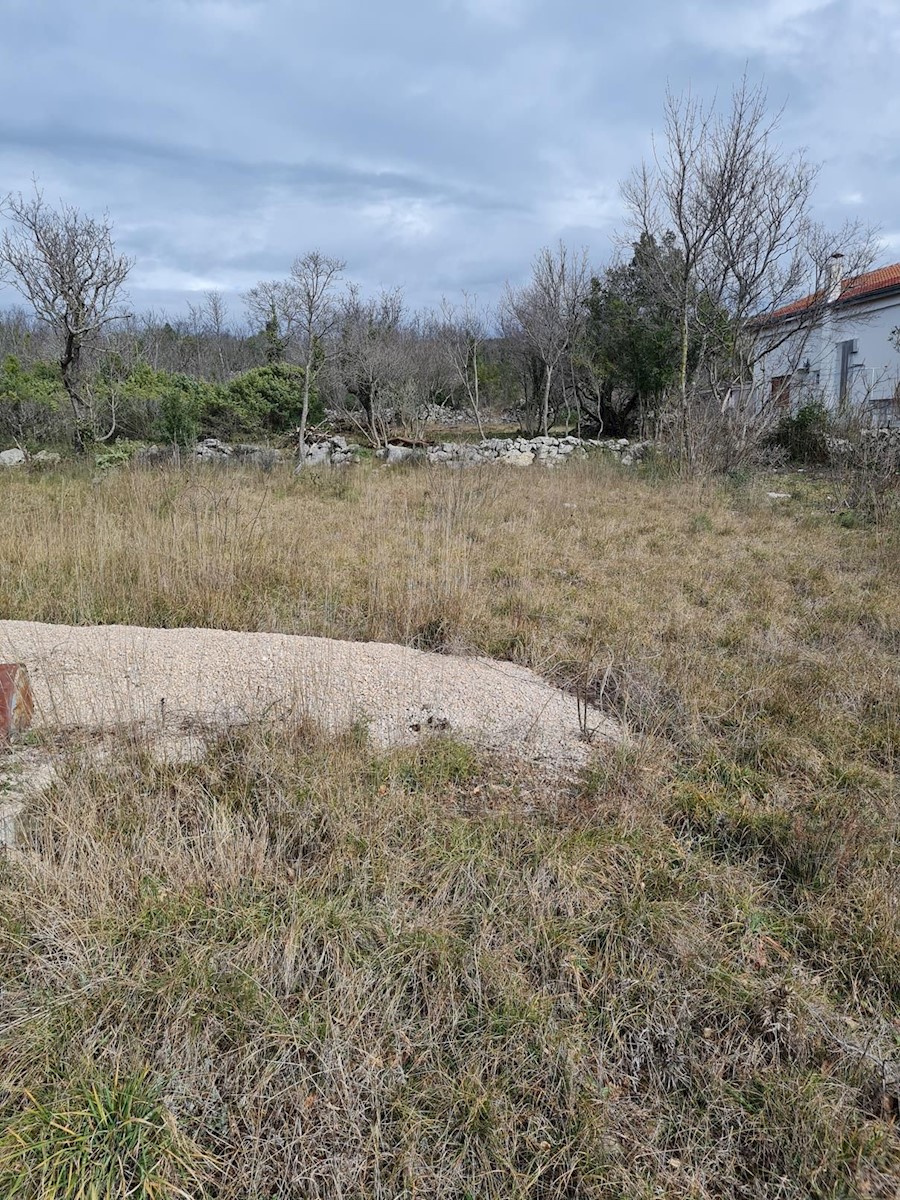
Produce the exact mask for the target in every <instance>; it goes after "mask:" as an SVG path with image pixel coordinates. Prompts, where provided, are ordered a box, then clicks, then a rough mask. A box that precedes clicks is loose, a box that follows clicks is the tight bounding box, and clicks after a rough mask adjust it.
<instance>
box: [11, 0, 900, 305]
mask: <svg viewBox="0 0 900 1200" xmlns="http://www.w3.org/2000/svg"><path fill="white" fill-rule="evenodd" d="M6 8H7V10H8V11H7V13H6V15H5V26H6V29H5V35H6V36H5V40H4V42H3V44H2V45H0V113H2V114H3V119H2V122H0V170H2V172H3V177H4V179H5V180H6V184H7V186H9V187H14V188H15V187H24V186H27V185H28V180H29V178H30V175H31V174H32V172H37V173H38V175H39V176H40V178H41V180H42V181H43V182H44V183H45V185H46V188H47V191H48V194H49V195H51V196H55V195H57V194H59V195H64V196H65V198H66V199H68V200H71V201H73V202H74V203H77V204H80V205H82V206H84V207H91V208H96V207H106V208H108V209H109V211H110V213H111V215H112V217H113V219H114V220H115V222H116V224H117V229H118V230H119V234H120V238H121V239H122V240H123V242H124V243H126V244H127V247H128V248H129V252H131V253H133V254H134V255H135V257H136V258H137V259H138V267H137V269H136V272H135V279H134V287H133V289H132V290H133V298H134V302H135V303H136V304H140V303H142V302H147V303H150V302H151V301H152V302H153V303H156V304H158V303H159V302H160V300H159V298H160V297H161V296H163V297H168V299H167V301H166V302H167V303H169V304H172V305H177V304H178V303H184V302H185V301H186V300H187V299H190V297H191V294H192V293H194V292H196V291H197V290H198V289H201V290H202V288H203V287H205V286H208V285H211V284H214V285H216V286H219V287H222V288H223V289H225V290H226V291H234V292H239V291H240V290H242V289H243V288H246V287H247V286H249V285H250V284H251V283H252V282H253V281H254V280H255V279H256V278H260V277H266V276H270V275H273V274H279V273H281V272H282V271H284V270H286V269H287V266H288V265H289V263H290V261H291V259H292V258H293V256H294V255H295V254H297V253H299V252H301V251H302V250H304V249H307V248H309V247H311V246H315V245H319V246H322V247H323V248H324V249H327V250H329V251H330V252H332V253H337V254H340V255H341V256H342V257H344V258H346V259H347V260H348V270H349V273H351V274H352V275H353V276H355V277H357V278H359V279H360V280H361V281H362V282H363V283H364V285H366V286H377V285H378V284H379V283H385V284H389V283H393V282H400V283H403V284H405V285H406V287H407V290H408V294H409V297H410V300H411V301H413V302H415V303H427V304H433V303H436V302H437V301H438V300H439V298H440V294H441V292H443V291H447V290H452V289H454V288H460V287H464V286H467V287H470V288H472V289H473V290H477V291H478V292H480V293H481V294H482V295H483V296H484V297H485V298H488V299H490V298H493V297H495V296H497V295H498V294H499V292H500V290H501V288H502V284H503V280H504V279H505V278H507V277H510V278H514V279H519V278H522V277H523V275H524V274H526V273H527V270H528V264H529V262H530V260H531V258H532V256H533V254H534V252H535V251H536V250H537V248H538V247H539V246H540V245H542V244H546V243H549V242H552V241H554V240H555V239H556V238H557V237H560V236H564V237H566V239H567V240H570V241H572V242H573V243H583V242H587V243H589V244H590V246H591V250H592V255H593V258H594V259H595V261H603V260H604V259H605V258H606V257H607V256H608V255H609V253H610V250H611V240H610V238H611V234H612V233H613V232H614V230H615V229H616V227H617V226H619V225H620V223H621V206H620V201H619V198H618V180H619V179H621V178H622V177H623V176H624V175H625V174H627V172H628V170H629V169H630V167H631V166H632V165H633V164H635V163H636V162H637V161H639V159H640V158H641V157H642V156H644V155H646V154H648V153H649V151H650V135H651V131H652V129H653V128H657V129H658V128H659V125H660V117H661V102H662V98H663V94H664V91H665V87H666V84H667V82H668V83H670V84H671V85H672V86H673V87H674V88H675V89H676V90H680V89H681V88H683V87H685V86H687V85H688V84H689V83H690V84H691V85H692V86H694V88H695V89H697V90H699V91H701V92H703V93H704V94H709V93H711V92H712V91H713V90H714V89H716V88H718V89H719V90H723V89H724V90H727V88H728V86H729V84H730V82H731V81H732V80H733V79H734V77H735V75H736V74H738V73H739V72H740V70H741V69H742V68H743V66H744V63H745V62H746V63H748V67H749V70H750V73H751V75H753V76H757V75H759V74H760V73H762V72H763V71H764V72H765V73H766V74H767V76H768V79H769V82H770V91H771V94H772V96H773V99H775V100H776V101H779V100H780V99H781V98H782V97H783V96H788V98H789V100H788V107H787V110H786V113H785V121H784V137H785V140H786V143H787V144H788V145H791V144H796V145H800V144H809V146H810V148H811V152H812V154H813V156H814V157H817V158H823V159H825V160H826V163H825V169H824V170H823V175H822V187H821V191H820V207H821V211H822V214H823V215H824V216H826V217H828V218H829V219H831V218H838V217H839V218H840V219H843V217H844V216H846V215H847V208H848V205H847V202H846V197H847V196H849V195H852V194H855V193H858V194H860V195H861V196H862V197H863V198H864V199H863V201H862V202H861V208H862V209H863V210H864V213H863V215H865V216H866V217H867V218H868V219H871V220H875V221H881V222H883V223H885V224H886V225H889V226H891V227H893V228H895V227H896V221H895V220H894V219H893V213H894V212H895V211H896V210H897V207H898V202H900V185H898V181H897V170H896V160H895V151H894V149H893V141H892V129H896V127H897V120H898V118H900V113H898V111H897V100H896V98H895V97H894V98H892V97H891V95H890V94H889V89H888V90H887V92H886V89H885V87H884V80H885V79H886V78H889V76H888V75H887V74H884V73H883V72H885V71H887V70H888V68H889V63H891V62H892V61H895V56H896V49H897V39H898V38H900V18H898V17H897V16H896V15H894V14H893V10H892V9H891V8H890V7H888V6H887V0H854V3H853V4H852V5H848V4H845V3H840V4H838V3H835V2H834V0H830V2H829V0H754V2H753V3H750V2H749V0H738V3H735V4H729V5H724V4H722V3H721V2H720V0H672V2H666V0H634V2H633V3H632V4H630V5H628V6H627V7H626V6H620V8H618V9H612V8H611V6H608V5H597V4H595V3H592V2H590V0H559V2H558V3H556V4H554V5H553V6H550V5H548V4H546V3H541V2H539V0H437V2H436V3H434V4H422V3H421V2H420V0H392V3H391V4H389V5H364V4H362V3H360V2H359V0H329V2H327V3H326V2H325V0H299V2H298V0H135V2H134V3H131V4H129V5H127V6H125V5H122V4H121V3H120V2H119V0H91V2H90V3H88V4H85V5H81V6H78V7H77V8H75V7H72V8H68V9H66V8H63V7H62V6H60V5H59V4H58V3H57V2H56V0H29V2H27V3H26V0H7V5H6ZM851 8H853V9H855V10H856V11H855V13H854V14H853V15H854V20H852V21H848V20H847V15H848V9H851ZM836 45H840V47H841V53H840V55H837V56H836V55H835V54H834V47H835V46H836ZM873 63H874V64H875V66H876V67H877V70H873ZM879 93H880V94H879ZM842 198H843V199H842Z"/></svg>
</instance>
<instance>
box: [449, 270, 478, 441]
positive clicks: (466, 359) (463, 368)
mask: <svg viewBox="0 0 900 1200" xmlns="http://www.w3.org/2000/svg"><path fill="white" fill-rule="evenodd" d="M441 316H442V318H443V320H442V335H443V341H444V346H445V348H446V353H447V357H448V359H449V361H450V366H451V368H452V370H453V373H454V375H455V376H456V379H457V380H458V381H459V383H460V385H461V386H462V388H463V390H464V391H465V393H466V399H467V400H468V401H469V407H470V408H471V410H472V415H473V416H474V417H475V423H476V425H477V426H478V433H479V435H480V436H481V437H482V438H484V425H483V424H482V420H481V388H480V381H479V375H478V370H479V363H480V361H481V358H482V355H483V352H484V344H485V342H486V341H487V336H488V334H487V321H486V320H485V317H484V314H483V313H482V311H481V310H480V309H479V307H478V301H477V299H476V298H475V297H474V296H469V295H468V293H466V292H463V302H462V305H461V306H460V308H457V307H456V306H455V305H453V304H451V303H450V302H449V301H448V300H446V299H445V300H444V301H443V303H442V305H441Z"/></svg>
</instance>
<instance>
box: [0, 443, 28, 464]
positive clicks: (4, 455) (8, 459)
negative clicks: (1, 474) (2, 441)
mask: <svg viewBox="0 0 900 1200" xmlns="http://www.w3.org/2000/svg"><path fill="white" fill-rule="evenodd" d="M27 457H28V456H27V455H26V453H25V451H24V450H20V449H19V447H18V446H13V447H12V449H11V450H0V467H21V466H24V464H25V459H26V458H27Z"/></svg>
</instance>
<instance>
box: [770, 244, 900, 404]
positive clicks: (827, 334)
mask: <svg viewBox="0 0 900 1200" xmlns="http://www.w3.org/2000/svg"><path fill="white" fill-rule="evenodd" d="M842 262H843V260H842V257H841V255H838V254H836V255H834V256H833V257H832V258H831V259H830V260H829V264H828V266H829V273H828V280H827V292H823V293H820V294H819V295H814V296H805V297H804V298H803V299H802V300H797V301H795V302H794V303H793V304H788V305H786V306H785V307H783V308H779V309H777V310H776V311H775V312H773V313H771V314H770V315H768V316H767V317H766V318H765V321H764V322H761V323H760V324H761V327H762V329H763V330H764V332H763V333H762V335H761V336H763V337H764V338H766V339H768V340H769V341H770V342H771V343H772V344H773V345H774V346H775V347H776V348H775V349H773V350H772V352H771V353H770V354H768V355H767V356H766V357H764V358H763V359H762V360H761V364H760V367H759V369H758V371H757V376H756V378H755V380H754V386H755V389H758V391H757V394H758V396H759V398H760V399H763V397H764V398H765V400H767V401H768V402H769V404H773V403H774V404H775V405H776V406H777V407H779V408H780V407H784V408H787V407H788V406H795V405H797V404H802V403H804V402H807V401H809V400H813V399H816V400H820V401H821V402H822V403H823V404H824V405H825V406H826V407H827V408H828V409H830V410H831V411H833V412H841V411H843V410H849V409H853V410H854V411H855V412H857V413H858V414H860V415H861V416H862V417H863V419H864V420H866V421H867V422H869V423H871V424H873V425H900V349H898V346H897V345H896V344H895V340H897V341H900V335H898V336H897V337H896V338H895V335H896V331H897V330H898V329H900V263H894V264H892V265H891V266H889V267H880V268H879V269H878V270H876V271H868V272H867V273H866V274H864V275H857V276H855V277H850V278H845V277H844V275H843V272H842V269H841V268H842Z"/></svg>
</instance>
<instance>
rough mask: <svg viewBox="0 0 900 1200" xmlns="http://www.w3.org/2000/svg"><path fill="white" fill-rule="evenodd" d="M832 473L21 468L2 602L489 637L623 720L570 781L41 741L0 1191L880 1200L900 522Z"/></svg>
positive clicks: (354, 747)
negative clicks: (621, 737)
mask: <svg viewBox="0 0 900 1200" xmlns="http://www.w3.org/2000/svg"><path fill="white" fill-rule="evenodd" d="M834 486H835V485H833V484H831V483H829V481H828V480H827V479H813V478H810V477H808V476H806V475H803V474H794V475H790V476H787V475H782V476H779V477H773V478H768V479H767V478H764V477H753V476H751V477H747V478H742V479H735V480H730V481H721V480H720V481H705V482H684V481H677V480H672V479H669V478H666V477H664V476H655V475H654V474H653V473H652V470H651V469H649V468H648V469H646V470H642V471H641V472H634V473H629V472H627V471H625V470H623V469H621V468H618V467H616V466H614V465H612V464H606V463H603V462H599V461H588V462H585V463H583V464H571V465H570V466H568V467H567V468H566V469H564V470H561V471H559V472H551V471H540V470H527V471H517V470H515V469H509V468H507V469H505V470H504V469H498V470H490V469H487V468H485V469H483V470H480V471H477V472H459V473H457V472H453V471H449V470H441V469H412V468H410V469H397V470H387V469H385V470H376V469H370V468H368V467H363V468H360V469H359V470H358V471H354V472H350V473H340V472H337V471H335V472H331V473H329V472H323V473H315V472H309V473H308V475H307V476H306V477H295V476H293V475H291V474H289V473H288V471H287V469H285V470H284V471H281V470H279V469H276V470H274V471H272V472H271V473H268V474H265V473H259V472H250V471H247V472H244V471H240V470H234V471H232V470H228V471H216V470H215V469H214V468H213V469H198V470H195V471H183V472H180V473H179V472H174V471H159V472H149V471H140V470H122V471H119V472H112V473H109V474H108V475H105V476H102V477H99V478H96V479H94V478H92V477H91V475H90V474H89V473H87V472H79V471H77V470H71V471H59V472H57V473H53V474H48V475H45V476H39V475H29V474H25V473H14V472H9V473H8V474H7V475H6V476H4V477H3V478H2V479H0V512H2V522H0V613H2V615H3V616H4V617H9V618H17V619H24V620H38V621H51V622H74V623H106V622H117V623H129V624H137V625H165V626H173V625H191V626H216V627H221V628H229V629H252V630H276V631H281V632H288V633H304V634H321V635H326V636H334V637H341V638H354V639H379V640H385V641H395V642H400V643H404V644H408V645H414V646H420V647H425V648H431V649H439V650H442V651H447V652H456V653H465V652H477V653H480V654H487V655H492V656H495V657H497V658H503V659H511V660H513V661H516V662H520V663H523V664H527V665H529V666H532V667H534V668H535V669H537V670H538V671H540V672H541V673H543V674H545V675H546V676H547V677H548V678H551V679H553V680H555V681H557V682H559V683H560V684H561V685H562V686H565V687H567V688H570V689H571V690H572V691H573V693H576V694H580V695H588V696H589V697H590V698H591V699H593V700H595V701H596V702H597V703H598V704H599V705H600V706H601V707H603V708H605V709H606V710H607V711H608V712H610V713H611V714H613V715H614V716H616V718H617V719H619V720H620V721H621V722H622V723H623V724H624V726H625V727H626V729H627V731H628V733H629V735H630V736H629V739H628V742H627V744H626V745H625V746H624V747H622V748H619V749H617V750H614V751H605V752H603V753H600V752H599V751H598V754H597V757H596V761H595V763H594V765H593V766H592V767H591V769H590V770H589V771H587V772H586V773H585V774H584V776H583V777H582V778H581V779H580V781H579V782H578V784H577V785H576V786H572V785H571V783H569V784H566V785H563V784H560V785H559V786H557V787H554V786H553V785H552V784H548V783H546V782H543V783H540V782H538V781H529V780H527V779H521V778H519V779H510V778H509V777H508V775H507V774H506V773H505V772H504V770H503V768H502V765H501V764H498V763H495V762H491V761H486V760H484V759H481V758H479V757H478V756H477V755H476V754H474V753H473V752H472V751H471V750H469V749H467V748H466V747H464V746H462V745H459V744H457V743H455V742H453V741H451V740H447V739H436V740H435V741H433V742H432V743H428V744H425V745H424V746H423V747H420V748H419V749H415V750H403V751H395V752H391V753H386V752H383V751H378V750H376V749H375V748H374V747H372V746H371V745H369V744H368V743H367V741H366V737H365V734H364V731H362V730H352V731H349V732H348V734H347V735H346V737H345V738H343V739H341V740H339V741H337V742H335V741H334V740H333V739H332V740H328V739H326V738H324V737H323V736H322V735H321V734H320V733H318V732H317V731H316V729H315V728H312V727H305V726H301V727H297V728H291V729H284V728H272V727H265V726H259V727H250V728H245V729H241V730H231V731H218V732H215V731H210V732H209V733H208V734H207V740H208V751H207V753H206V755H205V757H204V758H202V759H201V760H200V761H189V762H174V763H164V762H159V761H157V759H156V758H154V757H153V755H152V754H150V753H149V752H148V749H147V747H146V746H145V745H144V744H143V743H142V741H141V739H140V738H139V737H132V738H125V737H123V738H122V739H121V740H120V741H119V743H117V744H116V746H115V748H114V749H115V753H114V754H113V755H112V756H111V757H109V758H107V759H105V760H103V761H102V762H101V761H98V760H97V758H96V755H95V754H91V753H89V752H88V750H87V749H86V748H85V746H84V745H81V744H79V743H78V742H77V741H75V740H72V741H71V742H70V743H66V744H64V745H62V746H58V747H57V748H56V752H57V754H61V756H62V757H61V759H60V763H61V766H60V771H61V777H60V780H59V782H58V783H57V784H56V785H54V786H53V787H52V788H51V789H50V790H49V791H48V792H47V793H46V794H45V795H43V796H41V797H39V798H35V799H33V800H32V801H31V802H30V805H29V810H28V813H27V825H26V851H25V853H23V854H17V855H15V856H12V857H8V858H7V859H6V860H5V861H4V862H3V863H2V864H0V979H2V990H0V1024H2V1032H0V1088H2V1090H0V1107H2V1119H3V1130H4V1132H3V1133H2V1135H0V1194H2V1195H4V1196H11V1197H12V1196H17V1197H18V1196H21V1197H24V1198H32V1197H33V1198H35V1200H37V1198H41V1200H44V1198H47V1200H49V1198H50V1197H54V1198H59V1200H62V1198H63V1197H70V1196H71V1197H84V1200H89V1198H91V1200H93V1198H94V1197H96V1198H98V1200H99V1198H101V1197H102V1198H104V1200H106V1198H109V1200H112V1198H113V1197H124V1196H129V1197H130V1196H140V1197H147V1198H151V1197H153V1198H159V1200H163V1198H172V1197H178V1196H181V1197H185V1196H186V1197H191V1198H192V1200H194V1198H196V1200H200V1198H201V1197H204V1198H209V1200H213V1198H215V1200H226V1198H227V1200H249V1198H253V1200H274V1198H275V1197H307V1196H309V1197H334V1198H337V1197H341V1198H349V1197H359V1198H362V1197H385V1198H388V1197H391V1198H393V1197H401V1196H403V1197H421V1198H423V1200H424V1198H426V1197H429V1198H430V1197H442V1198H443V1197H446V1198H448V1200H449V1198H451V1197H452V1198H461V1197H471V1198H473V1200H474V1198H476V1197H477V1198H479V1200H480V1198H482V1197H529V1198H533V1200H550V1198H553V1200H564V1198H565V1200H575V1198H578V1200H581V1198H585V1200H587V1198H597V1200H614V1198H618V1197H629V1198H630V1197H635V1198H641V1200H644V1198H646V1200H651V1198H654V1200H655V1198H657V1197H666V1198H669V1197H671V1198H672V1200H675V1198H676V1197H677V1198H678V1200H682V1198H684V1197H695V1198H698V1200H699V1198H703V1200H712V1198H714V1197H716V1198H718V1197H745V1198H758V1200H769V1198H772V1197H778V1198H782V1197H783V1198H785V1200H788V1198H790V1200H812V1198H817V1200H818V1198H821V1200H826V1198H827V1200H842V1198H844V1197H847V1198H850V1197H882V1198H891V1197H893V1198H895V1197H897V1196H898V1195H900V1132H898V1098H900V1019H898V1013H900V886H898V884H900V875H898V866H900V821H898V811H900V810H898V795H897V790H896V775H895V772H896V765H897V756H898V751H900V526H898V525H897V523H896V521H893V522H892V521H890V520H888V521H884V522H882V523H880V524H877V525H863V524H860V525H854V523H853V522H851V521H847V520H846V519H844V520H842V519H841V518H840V517H839V515H838V514H836V513H835V512H833V511H831V510H832V509H834V507H835V504H834V503H833V502H832V501H830V500H829V498H828V497H829V492H830V491H832V490H833V488H834ZM771 490H777V491H785V492H789V493H790V498H789V499H782V500H772V499H770V498H769V497H768V496H767V494H766V493H767V492H768V491H771ZM838 499H839V497H838ZM572 703H573V707H574V706H575V705H576V698H575V695H573V700H572Z"/></svg>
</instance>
